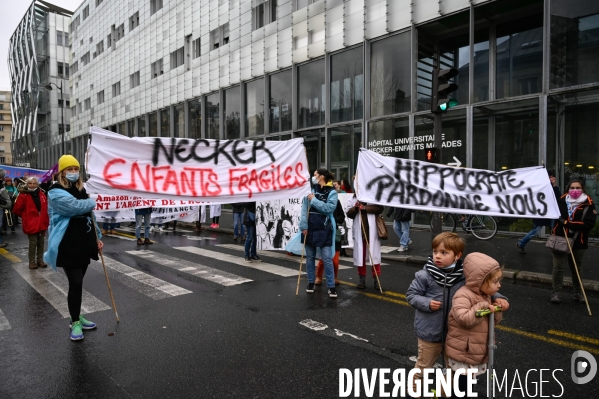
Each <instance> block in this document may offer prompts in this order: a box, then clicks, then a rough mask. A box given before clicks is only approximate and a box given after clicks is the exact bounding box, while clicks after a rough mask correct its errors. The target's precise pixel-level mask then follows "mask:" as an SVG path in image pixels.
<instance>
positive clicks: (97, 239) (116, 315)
mask: <svg viewBox="0 0 599 399" xmlns="http://www.w3.org/2000/svg"><path fill="white" fill-rule="evenodd" d="M92 217H93V218H92V219H93V227H92V228H93V229H94V232H95V233H96V242H99V241H100V237H98V229H97V228H96V227H97V226H96V218H95V216H93V214H92ZM98 253H99V254H100V260H101V261H102V267H103V268H104V276H105V277H106V285H107V286H108V293H109V294H110V300H111V301H112V309H113V310H114V315H115V317H116V323H117V324H118V323H119V322H120V321H121V319H119V313H118V312H117V310H116V302H115V301H114V295H113V294H112V287H111V286H110V280H109V279H108V271H107V270H106V264H105V263H104V255H102V250H101V249H99V250H98Z"/></svg>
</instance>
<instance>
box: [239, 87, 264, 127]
mask: <svg viewBox="0 0 599 399" xmlns="http://www.w3.org/2000/svg"><path fill="white" fill-rule="evenodd" d="M244 103H245V131H246V135H247V136H250V137H252V136H258V135H263V134H264V78H262V79H258V80H254V81H252V82H249V83H246V84H245V102H244Z"/></svg>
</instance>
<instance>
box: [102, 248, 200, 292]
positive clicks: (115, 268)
mask: <svg viewBox="0 0 599 399" xmlns="http://www.w3.org/2000/svg"><path fill="white" fill-rule="evenodd" d="M104 264H105V265H106V268H107V269H109V271H108V276H109V277H110V278H111V279H115V280H117V281H118V282H120V283H122V284H124V285H126V286H127V287H129V288H133V289H134V290H136V291H138V292H140V293H142V294H144V295H146V296H148V297H150V298H152V299H164V298H170V297H174V296H179V295H185V294H191V293H192V292H191V291H189V290H186V289H185V288H181V287H179V286H177V285H174V284H171V283H167V282H166V281H164V280H161V279H159V278H156V277H153V276H150V275H149V274H146V273H144V272H142V271H140V270H137V269H134V268H132V267H130V266H127V265H125V264H123V263H121V262H119V261H117V260H114V259H111V258H109V257H106V256H105V257H104ZM91 267H92V269H94V270H96V271H98V272H100V273H102V274H103V273H104V269H103V267H102V264H101V263H100V262H93V263H92V264H91Z"/></svg>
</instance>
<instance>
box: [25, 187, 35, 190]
mask: <svg viewBox="0 0 599 399" xmlns="http://www.w3.org/2000/svg"><path fill="white" fill-rule="evenodd" d="M27 190H29V191H35V190H37V187H35V188H30V187H27Z"/></svg>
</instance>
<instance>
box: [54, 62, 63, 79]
mask: <svg viewBox="0 0 599 399" xmlns="http://www.w3.org/2000/svg"><path fill="white" fill-rule="evenodd" d="M56 65H57V66H58V76H60V77H62V76H64V67H63V66H62V65H63V64H62V62H57V63H56Z"/></svg>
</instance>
